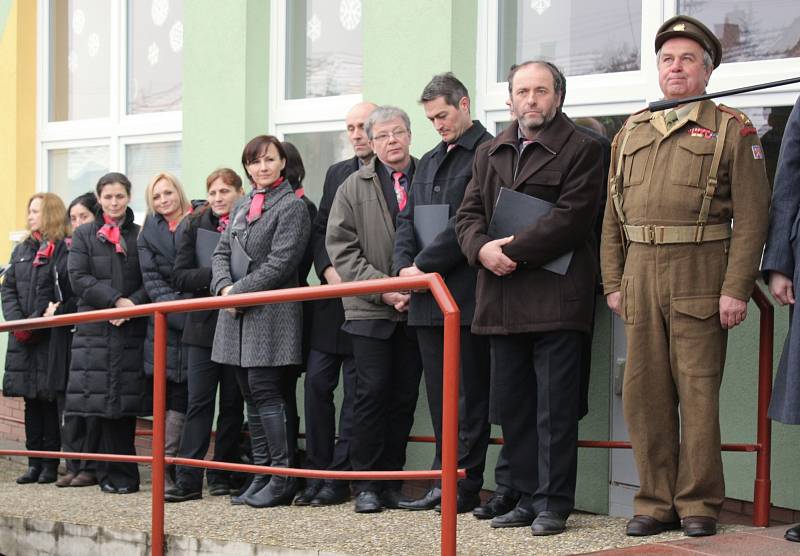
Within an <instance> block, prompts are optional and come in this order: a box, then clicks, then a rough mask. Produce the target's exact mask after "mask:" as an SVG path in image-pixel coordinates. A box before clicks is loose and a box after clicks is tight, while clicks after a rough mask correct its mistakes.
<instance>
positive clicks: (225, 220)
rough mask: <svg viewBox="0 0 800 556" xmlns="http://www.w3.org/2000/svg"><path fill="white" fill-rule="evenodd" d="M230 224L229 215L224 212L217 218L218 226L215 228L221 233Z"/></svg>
mask: <svg viewBox="0 0 800 556" xmlns="http://www.w3.org/2000/svg"><path fill="white" fill-rule="evenodd" d="M230 222H231V215H230V213H229V212H226V213H225V214H223V215H222V216H220V217H219V225H218V226H217V231H218V232H219V233H222V232H224V231H225V228H227V227H228V224H230Z"/></svg>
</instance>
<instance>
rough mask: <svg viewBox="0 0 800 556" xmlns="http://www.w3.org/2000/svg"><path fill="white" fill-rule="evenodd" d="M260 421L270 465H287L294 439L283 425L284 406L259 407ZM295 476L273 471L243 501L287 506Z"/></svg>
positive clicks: (289, 502) (292, 449)
mask: <svg viewBox="0 0 800 556" xmlns="http://www.w3.org/2000/svg"><path fill="white" fill-rule="evenodd" d="M258 413H259V415H260V416H261V424H262V426H263V427H264V434H265V435H266V437H267V448H268V450H269V457H270V460H271V465H272V467H290V466H291V462H292V461H293V460H294V448H295V447H294V441H293V440H294V439H293V437H291V436H290V433H289V427H287V426H286V410H285V407H284V405H283V404H277V405H269V406H265V407H261V408H259V412H258ZM296 484H297V479H295V478H294V477H283V476H280V475H273V476H272V479H270V481H269V484H268V485H267V486H265V487H264V488H262V489H261V490H260V491H258V492H256V493H255V494H252V495H250V496H245V498H244V503H245V504H247V505H248V506H252V507H254V508H271V507H274V506H288V505H290V504H291V503H292V498H293V497H294V493H295V490H296Z"/></svg>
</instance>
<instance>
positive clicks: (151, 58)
mask: <svg viewBox="0 0 800 556" xmlns="http://www.w3.org/2000/svg"><path fill="white" fill-rule="evenodd" d="M147 61H148V62H150V65H151V66H155V65H156V64H157V63H158V45H157V44H156V43H154V42H153V43H150V46H148V47H147Z"/></svg>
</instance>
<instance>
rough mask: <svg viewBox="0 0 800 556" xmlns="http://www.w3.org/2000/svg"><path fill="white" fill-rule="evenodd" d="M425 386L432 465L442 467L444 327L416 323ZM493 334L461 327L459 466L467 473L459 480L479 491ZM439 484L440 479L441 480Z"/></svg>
mask: <svg viewBox="0 0 800 556" xmlns="http://www.w3.org/2000/svg"><path fill="white" fill-rule="evenodd" d="M415 328H416V331H417V340H418V341H419V351H420V355H421V356H422V368H423V369H425V388H426V390H427V393H428V407H429V408H430V411H431V421H432V422H433V433H434V435H435V436H436V455H435V457H434V460H433V466H432V469H441V468H442V376H443V375H442V372H443V370H442V365H443V361H444V328H443V327H441V326H420V327H415ZM489 371H490V360H489V338H488V337H486V336H475V335H473V334H472V333H471V332H470V330H469V326H462V327H461V379H460V387H459V392H458V406H459V407H458V428H459V433H458V466H459V467H463V468H464V469H466V472H467V476H466V478H464V479H461V480H460V481H459V488H460V489H462V490H464V491H466V492H479V491H480V490H481V487H482V486H483V471H484V468H485V467H486V449H487V448H488V447H489V434H490V429H491V427H490V425H489V387H490V382H489ZM437 484H439V481H437Z"/></svg>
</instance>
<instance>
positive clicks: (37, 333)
mask: <svg viewBox="0 0 800 556" xmlns="http://www.w3.org/2000/svg"><path fill="white" fill-rule="evenodd" d="M38 249H39V242H38V241H37V240H35V239H33V238H32V237H28V238H27V239H26V240H25V241H23V242H22V243H20V244H19V245H17V246H16V247H15V248H14V251H13V252H12V253H11V262H10V265H9V268H8V270H7V271H6V275H5V278H4V280H3V285H2V288H1V289H0V292H2V300H3V318H5V320H7V321H9V320H19V319H27V318H32V317H41V316H42V313H44V310H45V309H47V303H48V301H50V300H52V299H53V297H52V296H51V293H52V282H50V284H49V291H48V284H47V275H48V273H50V272H52V271H53V262H52V259H50V260H47V261H46V263H45V264H43V265H41V266H33V260H34V257H35V256H36V251H37V250H38ZM29 335H30V339H28V340H26V341H24V342H21V341H19V340H18V339H17V338H16V337H15V336H14V334H9V335H8V348H7V350H6V371H5V375H4V376H3V395H5V396H22V397H25V398H39V399H48V400H52V399H54V397H55V393H54V392H53V391H52V390H50V389H48V388H47V353H48V345H49V340H50V331H49V330H32V331H30V333H29Z"/></svg>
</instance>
